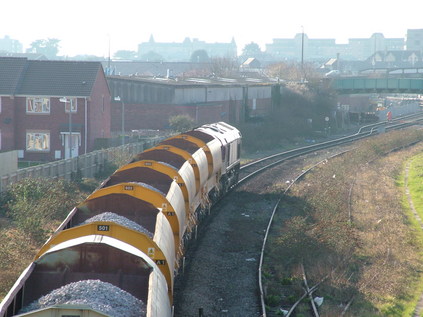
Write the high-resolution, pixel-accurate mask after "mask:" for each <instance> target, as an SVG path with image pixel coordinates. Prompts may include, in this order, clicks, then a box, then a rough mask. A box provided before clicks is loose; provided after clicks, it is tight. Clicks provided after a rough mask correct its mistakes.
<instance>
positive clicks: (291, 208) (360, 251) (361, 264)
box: [263, 130, 423, 317]
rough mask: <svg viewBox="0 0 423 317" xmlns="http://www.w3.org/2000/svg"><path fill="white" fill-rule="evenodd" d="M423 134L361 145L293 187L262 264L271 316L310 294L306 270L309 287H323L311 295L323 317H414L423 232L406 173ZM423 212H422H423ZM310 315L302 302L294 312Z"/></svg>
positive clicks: (418, 175)
mask: <svg viewBox="0 0 423 317" xmlns="http://www.w3.org/2000/svg"><path fill="white" fill-rule="evenodd" d="M421 134H422V131H419V130H408V131H399V132H392V133H387V134H383V135H380V136H378V137H376V138H372V139H368V140H364V141H360V142H358V143H356V144H355V146H354V149H353V150H351V151H350V152H348V153H346V154H344V155H342V156H339V157H337V158H334V159H331V160H329V161H328V162H327V163H325V164H321V165H320V166H319V167H317V168H315V169H313V171H312V172H311V173H309V174H308V175H307V176H306V177H305V178H304V180H302V181H301V182H299V183H298V184H296V185H295V186H293V188H292V189H291V191H290V192H289V193H288V195H287V196H286V197H285V199H284V200H283V204H282V207H281V208H282V210H281V211H280V212H279V213H278V215H277V219H275V223H278V224H279V225H277V226H274V228H273V230H272V232H271V240H270V243H269V247H268V250H267V252H266V258H265V261H264V272H263V275H264V276H265V289H266V303H267V305H268V307H269V311H270V312H271V313H270V315H273V313H274V314H276V312H279V314H280V309H285V310H288V309H289V307H290V306H291V305H292V304H293V303H295V302H296V300H297V299H298V298H299V297H301V296H302V295H303V293H304V290H303V284H302V283H303V271H302V267H304V269H305V272H306V274H307V278H308V284H309V286H310V287H312V286H313V285H315V284H317V283H321V284H320V285H319V287H318V288H317V290H316V291H315V292H314V295H313V296H314V297H321V298H323V304H322V305H321V306H320V308H319V311H320V316H341V315H342V316H363V317H365V316H412V315H413V312H414V309H415V307H416V304H417V302H418V299H419V297H420V295H421V290H422V286H423V280H422V274H421V272H422V270H423V258H422V251H423V231H422V230H421V228H420V225H419V223H418V222H417V220H416V219H415V217H414V216H413V213H412V211H411V209H410V206H409V204H408V202H407V199H406V195H405V189H404V188H405V186H404V170H405V163H406V161H407V160H409V159H411V158H412V157H414V156H416V155H417V154H418V153H421V152H422V150H423V144H421V143H417V144H415V145H413V146H408V145H409V144H411V143H413V142H415V141H419V140H421V137H422V135H421ZM422 161H423V160H422ZM420 162H421V161H420ZM415 170H416V171H418V170H420V172H417V173H415V174H412V175H414V176H413V180H414V181H415V182H417V183H419V182H420V183H421V182H422V177H423V176H422V174H421V168H416V169H415ZM409 182H410V181H409ZM279 187H283V184H280V185H276V188H279ZM415 188H416V189H414V190H413V191H414V192H415V195H416V197H417V196H421V194H418V193H419V191H420V190H422V189H420V188H417V187H415ZM420 193H421V192H420ZM422 206H423V204H422V203H421V202H420V203H418V202H416V204H415V208H416V209H417V210H418V212H419V213H422V210H423V208H422ZM309 311H310V309H309V302H307V301H304V302H303V303H302V304H300V307H299V308H298V309H297V310H296V313H297V316H298V314H302V315H301V316H308V312H309ZM272 312H273V313H272Z"/></svg>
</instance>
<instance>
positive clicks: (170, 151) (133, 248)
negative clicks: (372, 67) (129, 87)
mask: <svg viewBox="0 0 423 317" xmlns="http://www.w3.org/2000/svg"><path fill="white" fill-rule="evenodd" d="M240 151H241V134H240V132H239V131H238V130H237V129H236V128H235V127H233V126H231V125H229V124H227V123H224V122H218V123H213V124H206V125H203V126H200V127H198V128H195V129H193V130H191V131H188V132H185V133H182V134H179V135H175V136H172V137H170V138H168V139H166V140H164V141H162V142H161V143H159V144H158V145H156V146H154V147H153V148H150V149H148V150H145V151H144V152H141V153H139V154H137V155H136V156H135V157H134V158H133V159H132V160H131V162H129V163H128V164H126V165H124V166H122V167H120V168H119V169H117V170H116V171H115V172H114V173H113V174H112V175H111V176H110V177H109V178H108V179H106V180H105V181H104V182H103V183H102V184H101V185H100V186H99V187H98V188H97V189H96V190H95V191H94V192H93V193H92V194H91V195H89V196H88V197H87V198H86V199H85V200H84V201H83V202H82V203H81V204H79V205H78V206H76V207H74V208H73V209H72V210H71V211H70V213H69V214H68V216H67V217H66V219H65V220H64V221H63V222H62V224H61V225H60V226H59V228H58V229H57V230H56V231H55V233H54V234H53V235H52V236H51V237H50V239H49V240H48V241H47V242H46V243H45V244H44V245H43V247H42V248H41V249H40V250H39V252H38V253H37V255H36V256H35V259H34V261H33V262H32V263H31V264H30V265H29V266H28V267H27V268H26V269H25V271H24V272H23V273H22V274H21V276H20V277H19V278H18V280H17V281H16V283H15V285H14V286H13V287H12V289H11V290H10V292H9V293H8V294H7V296H6V297H5V298H4V300H3V302H2V303H1V304H0V317H9V316H15V315H19V316H72V317H76V316H79V317H82V316H149V317H150V316H157V317H168V316H169V317H170V316H172V315H173V287H174V285H173V284H174V279H175V276H176V274H177V272H178V270H179V267H180V265H181V262H183V261H182V258H183V256H184V247H185V246H186V242H187V240H188V239H190V238H191V236H192V235H193V234H195V233H196V230H197V225H198V223H199V219H201V216H202V215H203V214H205V213H206V212H207V211H208V210H209V208H210V207H211V205H212V204H213V203H214V202H216V201H217V200H218V199H219V198H220V197H222V196H223V195H224V194H225V193H226V192H227V191H228V190H229V189H230V188H231V187H233V186H234V185H235V184H236V183H237V181H238V174H239V169H240Z"/></svg>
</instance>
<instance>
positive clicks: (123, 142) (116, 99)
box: [115, 96, 125, 145]
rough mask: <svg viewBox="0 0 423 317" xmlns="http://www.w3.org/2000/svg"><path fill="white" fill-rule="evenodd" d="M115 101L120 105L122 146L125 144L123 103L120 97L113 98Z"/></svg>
mask: <svg viewBox="0 0 423 317" xmlns="http://www.w3.org/2000/svg"><path fill="white" fill-rule="evenodd" d="M115 101H120V102H121V104H122V145H124V144H125V103H124V102H123V100H122V99H120V96H116V97H115Z"/></svg>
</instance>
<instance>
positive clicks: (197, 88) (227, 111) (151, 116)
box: [107, 76, 275, 134]
mask: <svg viewBox="0 0 423 317" xmlns="http://www.w3.org/2000/svg"><path fill="white" fill-rule="evenodd" d="M107 81H108V83H109V87H110V91H111V95H112V109H111V119H112V122H111V130H112V131H114V132H116V133H118V134H119V133H120V132H121V131H122V130H125V131H126V132H129V131H132V130H139V129H165V128H167V127H168V125H169V118H170V117H172V116H175V115H179V114H187V115H189V116H190V117H191V118H192V119H194V121H195V122H196V124H198V125H201V124H205V123H210V122H216V121H225V122H228V123H230V124H235V125H236V124H238V123H240V122H243V121H244V120H246V118H253V117H262V116H265V115H267V114H269V112H270V110H271V107H272V89H273V87H274V86H275V85H274V84H273V83H270V82H260V80H254V81H253V80H250V81H249V80H248V79H200V78H192V79H166V78H141V77H130V76H108V77H107ZM123 110H124V116H122V113H123Z"/></svg>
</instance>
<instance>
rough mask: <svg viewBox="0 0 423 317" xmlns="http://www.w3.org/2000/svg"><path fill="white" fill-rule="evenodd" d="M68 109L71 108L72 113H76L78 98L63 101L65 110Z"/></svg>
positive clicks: (67, 110)
mask: <svg viewBox="0 0 423 317" xmlns="http://www.w3.org/2000/svg"><path fill="white" fill-rule="evenodd" d="M69 109H71V112H72V113H76V112H77V111H78V98H68V99H67V101H66V102H65V112H66V113H69Z"/></svg>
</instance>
